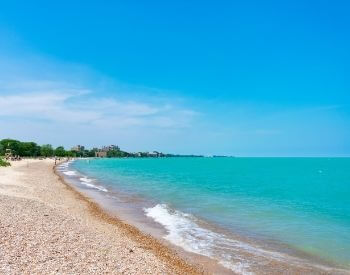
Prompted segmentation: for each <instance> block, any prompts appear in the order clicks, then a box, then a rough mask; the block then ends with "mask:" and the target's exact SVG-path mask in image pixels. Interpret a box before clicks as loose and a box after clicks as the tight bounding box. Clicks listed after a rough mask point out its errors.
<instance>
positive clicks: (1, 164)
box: [0, 158, 11, 166]
mask: <svg viewBox="0 0 350 275" xmlns="http://www.w3.org/2000/svg"><path fill="white" fill-rule="evenodd" d="M10 165H11V164H10V163H9V162H7V161H6V160H3V159H2V158H0V166H10Z"/></svg>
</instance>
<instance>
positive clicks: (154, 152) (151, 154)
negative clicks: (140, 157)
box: [148, 151, 159, 157]
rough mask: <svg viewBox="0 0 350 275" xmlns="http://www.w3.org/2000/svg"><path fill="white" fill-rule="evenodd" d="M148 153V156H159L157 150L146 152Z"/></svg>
mask: <svg viewBox="0 0 350 275" xmlns="http://www.w3.org/2000/svg"><path fill="white" fill-rule="evenodd" d="M148 155H149V156H150V157H159V152H157V151H153V152H150V153H148Z"/></svg>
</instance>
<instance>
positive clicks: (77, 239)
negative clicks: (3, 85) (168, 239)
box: [0, 159, 203, 274]
mask: <svg viewBox="0 0 350 275" xmlns="http://www.w3.org/2000/svg"><path fill="white" fill-rule="evenodd" d="M0 232H1V234H0V274H53V273H59V274H68V273H69V274H200V273H203V272H202V270H201V268H200V267H198V266H194V265H191V264H189V263H188V262H187V261H185V260H184V259H182V258H181V257H180V256H178V255H177V254H176V253H175V252H174V251H173V250H171V249H169V248H168V247H166V246H164V245H163V244H161V243H160V242H159V241H157V240H156V239H155V238H153V237H151V236H148V235H145V234H143V233H141V232H140V231H139V230H138V229H136V228H135V227H132V226H130V225H128V224H127V223H124V222H123V221H121V220H118V219H117V218H115V217H111V216H110V215H108V214H106V213H105V212H103V211H102V210H101V209H100V208H99V206H98V205H97V204H95V203H94V202H93V201H91V200H89V199H88V198H86V197H85V196H83V195H82V194H80V193H78V192H77V191H75V190H74V189H72V188H71V187H70V186H69V185H67V184H66V183H65V182H64V181H63V180H62V179H61V178H60V177H59V176H58V175H57V174H55V172H54V161H53V160H49V159H46V160H22V161H19V162H12V166H11V167H7V168H0Z"/></svg>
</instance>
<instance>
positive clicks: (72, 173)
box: [63, 170, 77, 176]
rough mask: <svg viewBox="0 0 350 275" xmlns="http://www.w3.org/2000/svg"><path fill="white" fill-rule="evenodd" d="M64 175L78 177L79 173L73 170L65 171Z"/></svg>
mask: <svg viewBox="0 0 350 275" xmlns="http://www.w3.org/2000/svg"><path fill="white" fill-rule="evenodd" d="M63 174H65V175H67V176H76V175H77V172H75V171H72V170H68V171H64V172H63Z"/></svg>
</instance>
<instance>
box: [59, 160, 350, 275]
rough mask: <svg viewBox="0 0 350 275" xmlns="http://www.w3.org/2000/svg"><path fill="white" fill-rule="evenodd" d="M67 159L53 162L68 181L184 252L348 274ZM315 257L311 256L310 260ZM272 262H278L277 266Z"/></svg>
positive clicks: (254, 266)
mask: <svg viewBox="0 0 350 275" xmlns="http://www.w3.org/2000/svg"><path fill="white" fill-rule="evenodd" d="M70 164H71V162H66V163H63V164H60V165H59V166H57V168H56V170H57V172H58V173H60V174H61V175H62V176H63V177H64V178H65V179H66V180H67V182H68V183H69V184H72V185H73V186H74V187H75V188H77V189H78V190H79V191H81V192H83V193H85V194H87V196H89V197H92V198H93V199H94V200H96V201H97V203H99V204H101V205H102V207H103V208H106V209H107V210H112V211H113V210H115V212H116V213H118V216H120V215H121V216H122V218H123V219H124V220H127V221H128V222H129V221H132V222H131V224H132V225H134V226H136V227H138V228H139V229H141V230H142V229H143V230H142V231H144V230H145V231H146V233H150V234H152V235H153V236H154V237H156V238H163V239H165V240H167V241H168V242H169V243H171V244H173V245H176V246H179V247H181V248H182V249H184V250H185V251H187V252H190V253H195V254H198V255H203V256H206V257H209V258H211V259H213V260H215V261H218V262H219V263H220V264H221V265H222V266H223V267H225V268H227V269H230V270H231V271H233V272H235V273H238V274H254V273H255V272H257V270H259V269H260V268H261V267H262V266H261V264H262V263H264V269H266V270H268V269H269V268H273V271H274V272H276V271H277V272H278V269H280V270H281V271H283V270H286V268H287V266H289V267H288V269H289V270H290V266H293V267H295V271H296V272H297V270H302V269H303V268H306V269H307V270H310V271H316V272H317V271H319V272H320V273H322V272H326V273H334V274H350V273H348V271H346V270H342V269H337V268H336V267H335V266H332V265H331V264H330V263H325V262H322V261H320V260H318V259H311V257H308V255H302V254H301V253H299V255H298V253H297V252H296V253H295V254H297V255H298V256H300V257H295V255H288V254H285V253H281V252H280V251H277V250H268V249H266V248H265V247H263V246H262V245H261V244H257V243H250V242H249V240H247V239H245V238H244V236H239V235H232V234H231V235H229V236H228V235H227V234H225V233H227V232H225V231H224V230H221V231H220V230H219V229H218V228H216V227H215V226H213V225H211V224H209V223H207V222H206V221H203V220H200V219H198V218H197V217H194V216H192V215H190V214H186V213H183V212H181V211H178V210H176V209H172V208H170V207H169V206H168V205H166V204H161V203H158V202H151V201H146V200H144V199H143V198H138V197H134V196H128V194H125V193H121V192H118V190H111V189H108V187H106V186H104V185H103V183H102V182H99V181H98V180H96V179H91V178H89V177H87V176H85V175H83V174H82V173H81V172H80V171H78V170H76V169H72V167H71V165H70ZM312 260H314V261H312ZM276 263H278V264H280V267H277V268H276Z"/></svg>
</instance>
